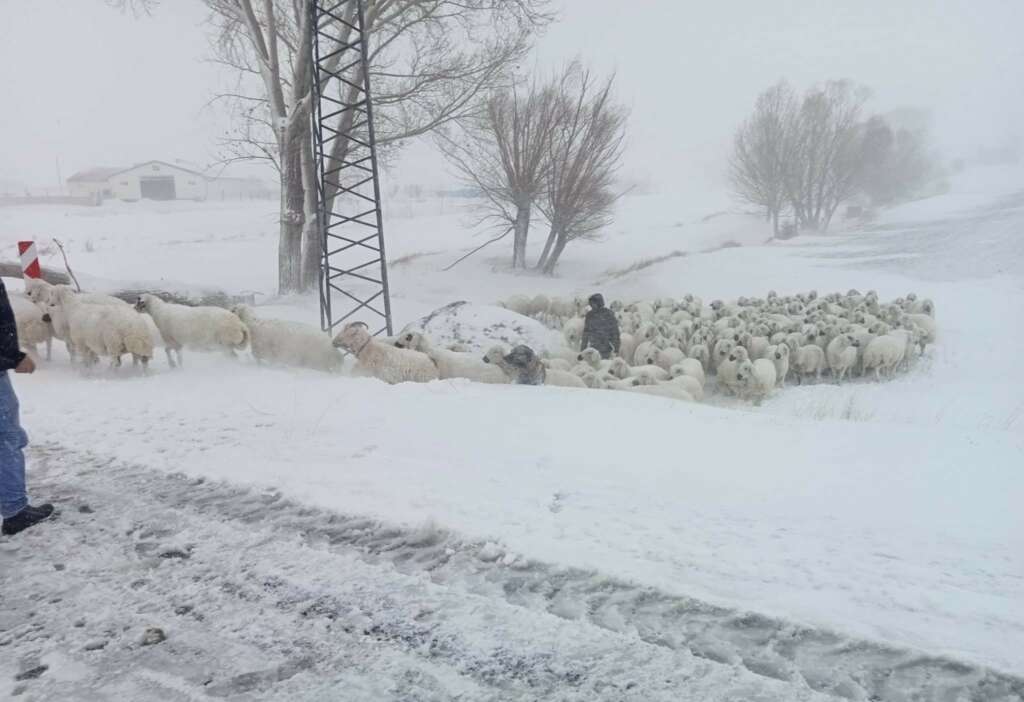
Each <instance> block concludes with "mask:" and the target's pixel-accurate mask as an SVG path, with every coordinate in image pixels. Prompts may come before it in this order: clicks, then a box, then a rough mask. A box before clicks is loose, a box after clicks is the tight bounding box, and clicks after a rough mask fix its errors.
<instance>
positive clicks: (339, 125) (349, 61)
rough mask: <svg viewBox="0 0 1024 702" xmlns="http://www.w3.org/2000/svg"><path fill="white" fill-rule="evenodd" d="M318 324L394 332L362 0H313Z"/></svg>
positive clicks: (329, 327)
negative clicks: (361, 323)
mask: <svg viewBox="0 0 1024 702" xmlns="http://www.w3.org/2000/svg"><path fill="white" fill-rule="evenodd" d="M310 13H311V18H310V26H311V31H312V34H313V36H312V41H311V50H312V61H313V71H312V80H313V109H312V120H313V125H312V126H313V130H312V131H313V154H314V159H315V162H316V178H317V184H316V197H317V220H318V221H317V224H318V226H319V229H320V240H321V244H322V246H323V251H322V258H321V262H320V324H321V326H322V327H323V328H324V330H326V331H333V330H334V328H335V327H336V326H338V325H339V324H342V323H344V322H349V321H364V322H367V324H368V325H369V327H370V331H371V332H372V333H374V334H380V333H382V332H384V333H387V334H389V335H390V334H391V298H390V295H389V292H388V272H387V260H386V259H385V256H384V227H383V224H382V220H381V207H380V179H379V176H378V169H377V143H376V139H375V136H374V131H373V101H372V99H371V93H370V76H369V71H368V70H367V65H368V61H367V52H368V49H367V44H366V31H365V25H364V18H365V15H364V12H363V0H310Z"/></svg>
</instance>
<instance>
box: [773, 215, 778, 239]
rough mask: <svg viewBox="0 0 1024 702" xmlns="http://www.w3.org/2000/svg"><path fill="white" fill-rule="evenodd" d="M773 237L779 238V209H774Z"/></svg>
mask: <svg viewBox="0 0 1024 702" xmlns="http://www.w3.org/2000/svg"><path fill="white" fill-rule="evenodd" d="M772 238H773V239H778V238H779V209H778V208H777V207H776V208H775V209H774V210H772Z"/></svg>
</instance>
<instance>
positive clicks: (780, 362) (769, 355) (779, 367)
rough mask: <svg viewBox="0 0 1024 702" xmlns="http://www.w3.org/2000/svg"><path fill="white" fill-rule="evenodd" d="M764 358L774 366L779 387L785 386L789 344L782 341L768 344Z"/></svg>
mask: <svg viewBox="0 0 1024 702" xmlns="http://www.w3.org/2000/svg"><path fill="white" fill-rule="evenodd" d="M765 358H766V359H768V360H769V361H771V362H772V365H774V366H775V376H776V378H777V379H778V382H779V387H781V388H784V387H786V376H787V375H789V346H787V345H786V344H784V343H782V344H776V345H774V346H769V347H768V350H767V351H766V352H765Z"/></svg>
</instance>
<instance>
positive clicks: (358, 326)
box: [331, 322, 440, 384]
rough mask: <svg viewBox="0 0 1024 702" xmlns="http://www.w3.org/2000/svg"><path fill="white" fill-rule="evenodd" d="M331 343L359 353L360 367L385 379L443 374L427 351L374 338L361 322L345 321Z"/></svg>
mask: <svg viewBox="0 0 1024 702" xmlns="http://www.w3.org/2000/svg"><path fill="white" fill-rule="evenodd" d="M331 343H333V344H334V346H335V348H341V349H345V350H346V351H348V352H350V353H352V354H353V355H354V356H355V357H356V360H357V361H358V362H359V364H358V366H357V370H358V371H360V372H362V373H365V374H366V375H372V376H373V377H374V378H377V379H379V380H383V381H384V382H385V383H391V384H394V383H404V382H414V383H426V382H429V381H431V380H437V379H438V377H439V376H440V374H439V373H438V370H437V366H435V365H434V362H433V361H432V360H430V357H429V356H427V355H426V354H425V353H421V352H420V351H411V350H409V349H400V348H398V347H396V346H393V345H391V344H387V343H384V342H383V341H381V340H378V339H374V338H373V336H371V334H370V330H369V329H368V328H367V326H366V325H365V324H363V323H362V322H350V323H348V324H346V325H345V327H344V328H343V329H342V330H341V331H340V332H338V334H337V336H335V337H334V340H333V341H332V342H331Z"/></svg>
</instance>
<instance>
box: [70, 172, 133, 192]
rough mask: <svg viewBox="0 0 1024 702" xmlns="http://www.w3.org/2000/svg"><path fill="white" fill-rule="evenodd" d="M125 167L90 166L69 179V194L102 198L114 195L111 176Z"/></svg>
mask: <svg viewBox="0 0 1024 702" xmlns="http://www.w3.org/2000/svg"><path fill="white" fill-rule="evenodd" d="M123 170H124V169H123V168H116V167H115V168H110V167H107V168H90V169H89V170H87V171H79V172H78V173H75V174H74V175H73V176H71V177H70V178H68V179H67V181H66V183H67V187H68V195H70V196H71V197H88V198H93V199H96V200H102V199H105V198H108V197H113V192H112V191H111V189H110V176H112V175H114V174H115V173H120V172H121V171H123Z"/></svg>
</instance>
